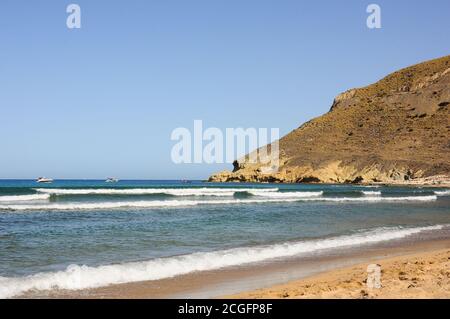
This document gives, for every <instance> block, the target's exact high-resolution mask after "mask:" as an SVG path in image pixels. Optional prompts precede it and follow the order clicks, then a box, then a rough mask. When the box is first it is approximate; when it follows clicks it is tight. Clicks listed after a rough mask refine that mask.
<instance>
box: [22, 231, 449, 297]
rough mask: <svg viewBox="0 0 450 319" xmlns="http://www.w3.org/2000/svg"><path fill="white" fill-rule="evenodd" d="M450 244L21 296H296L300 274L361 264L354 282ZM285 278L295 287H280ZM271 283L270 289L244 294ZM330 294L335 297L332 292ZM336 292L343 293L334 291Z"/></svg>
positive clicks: (440, 241) (406, 244)
mask: <svg viewBox="0 0 450 319" xmlns="http://www.w3.org/2000/svg"><path fill="white" fill-rule="evenodd" d="M438 237H439V236H438ZM441 237H442V236H441ZM449 249H450V239H449V238H448V236H447V234H445V236H444V238H435V239H432V240H428V239H427V240H423V238H421V237H420V236H415V237H412V238H410V239H408V240H407V241H406V240H396V241H391V242H386V243H380V244H376V245H364V246H360V247H353V248H347V249H341V250H333V251H324V252H319V253H316V254H313V255H308V256H299V257H296V258H289V259H280V260H271V261H268V262H264V263H258V264H251V265H243V266H239V267H230V268H224V269H219V270H214V271H204V272H196V273H190V274H187V275H182V276H177V277H173V278H167V279H162V280H155V281H143V282H134V283H126V284H118V285H110V286H106V287H100V288H95V289H86V290H70V291H69V290H52V291H44V292H43V291H36V292H28V293H26V294H25V295H22V296H20V297H19V298H68V299H72V298H89V299H90V298H112V299H114V298H127V299H134V298H218V297H222V296H231V295H233V297H239V298H281V297H283V296H285V295H286V294H287V296H288V297H300V296H301V295H300V294H301V292H299V295H296V294H294V293H292V294H291V293H290V291H294V289H297V288H295V287H296V286H297V285H298V284H299V283H298V282H293V281H296V280H299V279H302V278H312V279H311V280H313V281H315V280H319V279H314V278H316V277H314V276H315V275H318V274H322V273H326V272H329V271H336V270H337V269H338V271H342V270H341V269H342V268H345V267H350V266H354V265H359V266H358V267H359V268H358V267H357V268H345V269H346V270H345V271H347V272H352V271H353V270H352V269H359V270H358V271H359V272H357V273H355V276H357V277H354V278H355V280H357V281H358V282H362V280H363V278H362V277H361V276H362V273H361V269H364V272H365V268H366V267H367V265H368V264H369V263H373V262H378V263H380V262H381V263H382V260H384V259H387V258H392V257H397V256H405V255H411V254H428V253H430V252H436V251H440V252H441V251H443V250H449ZM449 268H450V267H449ZM355 271H356V270H355ZM349 274H350V273H349ZM447 275H448V273H447ZM339 276H340V275H339ZM350 277H351V276H350ZM318 278H322V277H318ZM333 278H334V277H333ZM361 278H362V279H361ZM308 280H309V279H308ZM320 280H323V279H320ZM287 283H289V284H288V285H293V286H292V287H291V286H286V287H285V286H279V285H283V284H287ZM274 286H276V287H274ZM269 287H274V288H270V289H267V290H259V291H257V292H250V293H242V292H245V291H254V290H257V289H262V288H269ZM287 287H290V288H287ZM447 288H448V285H447ZM283 289H288V292H287V293H286V292H285V291H284V290H283ZM358 289H359V290H358V292H359V293H360V294H361V290H362V289H363V288H361V287H358ZM297 290H298V289H297ZM320 291H321V290H320ZM320 293H322V292H320ZM308 296H310V297H320V296H321V295H320V296H319V295H317V294H316V295H313V294H311V295H306V296H305V297H308ZM324 296H325V295H324ZM346 296H348V297H352V298H353V297H360V295H358V294H356V293H353V292H352V294H351V295H345V294H342V297H346ZM363 296H364V294H363ZM329 297H333V296H332V295H330V296H329ZM334 297H341V296H339V295H336V296H334Z"/></svg>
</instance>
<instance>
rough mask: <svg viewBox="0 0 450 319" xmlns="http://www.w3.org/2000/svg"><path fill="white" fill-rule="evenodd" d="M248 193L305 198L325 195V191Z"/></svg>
mask: <svg viewBox="0 0 450 319" xmlns="http://www.w3.org/2000/svg"><path fill="white" fill-rule="evenodd" d="M248 193H250V194H252V195H255V196H264V197H271V198H304V197H317V196H321V195H323V191H320V192H273V193H272V192H260V191H259V190H254V191H248Z"/></svg>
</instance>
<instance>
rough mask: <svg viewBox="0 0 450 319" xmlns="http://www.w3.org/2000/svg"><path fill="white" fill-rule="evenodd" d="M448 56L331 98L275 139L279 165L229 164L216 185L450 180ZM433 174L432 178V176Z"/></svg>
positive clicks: (244, 162)
mask: <svg viewBox="0 0 450 319" xmlns="http://www.w3.org/2000/svg"><path fill="white" fill-rule="evenodd" d="M449 105H450V56H446V57H443V58H440V59H436V60H431V61H427V62H424V63H421V64H418V65H414V66H411V67H408V68H406V69H403V70H400V71H398V72H395V73H392V74H390V75H389V76H387V77H385V78H384V79H382V80H380V81H379V82H377V83H374V84H372V85H369V86H367V87H364V88H359V89H352V90H349V91H346V92H344V93H342V94H340V95H338V96H337V97H336V98H335V99H334V102H333V103H332V106H331V109H330V111H329V112H328V113H326V114H324V115H323V116H321V117H318V118H315V119H313V120H311V121H309V122H307V123H305V124H303V125H302V126H300V127H299V128H297V129H295V130H294V131H292V132H291V133H289V134H288V135H286V136H285V137H283V138H282V139H281V140H280V141H279V147H280V166H279V169H278V170H277V171H276V172H270V173H267V172H265V171H264V169H263V165H258V164H253V163H248V162H247V161H246V158H245V157H244V158H243V159H240V160H238V161H236V162H235V163H234V169H233V171H232V172H231V171H224V172H220V173H218V174H214V175H212V176H211V177H210V179H209V180H210V181H215V182H279V183H391V184H396V183H414V182H416V181H418V180H424V181H428V182H429V183H432V181H437V182H436V183H443V182H445V181H446V180H450V178H448V177H449V176H450V111H449ZM432 176H438V177H439V178H436V179H433V178H431V177H432Z"/></svg>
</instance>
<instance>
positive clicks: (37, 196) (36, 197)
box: [0, 194, 50, 202]
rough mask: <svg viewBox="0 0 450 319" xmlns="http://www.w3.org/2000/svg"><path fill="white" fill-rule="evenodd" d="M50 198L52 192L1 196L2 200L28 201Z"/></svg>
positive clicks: (0, 200)
mask: <svg viewBox="0 0 450 319" xmlns="http://www.w3.org/2000/svg"><path fill="white" fill-rule="evenodd" d="M49 198H50V194H34V195H14V196H0V202H27V201H35V200H46V199H49Z"/></svg>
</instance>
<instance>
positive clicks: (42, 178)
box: [36, 177, 53, 183]
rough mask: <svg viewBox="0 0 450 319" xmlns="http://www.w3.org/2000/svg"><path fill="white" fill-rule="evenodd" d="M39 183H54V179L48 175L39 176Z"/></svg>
mask: <svg viewBox="0 0 450 319" xmlns="http://www.w3.org/2000/svg"><path fill="white" fill-rule="evenodd" d="M36 182H37V183H53V179H51V178H46V177H39V178H38V179H37V180H36Z"/></svg>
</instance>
